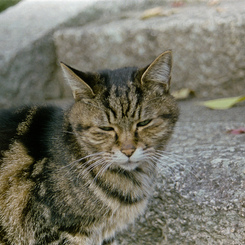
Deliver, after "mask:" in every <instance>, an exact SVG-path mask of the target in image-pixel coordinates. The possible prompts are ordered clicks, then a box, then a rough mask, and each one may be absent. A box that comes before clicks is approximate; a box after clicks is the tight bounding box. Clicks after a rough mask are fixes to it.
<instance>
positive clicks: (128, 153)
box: [122, 148, 135, 157]
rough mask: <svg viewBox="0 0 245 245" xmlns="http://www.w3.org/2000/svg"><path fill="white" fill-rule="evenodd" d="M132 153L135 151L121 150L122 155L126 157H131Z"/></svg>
mask: <svg viewBox="0 0 245 245" xmlns="http://www.w3.org/2000/svg"><path fill="white" fill-rule="evenodd" d="M134 151H135V148H130V149H123V150H122V153H123V154H125V155H126V156H127V157H131V156H132V155H133V153H134Z"/></svg>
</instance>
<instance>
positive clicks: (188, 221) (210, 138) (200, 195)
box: [119, 103, 245, 245]
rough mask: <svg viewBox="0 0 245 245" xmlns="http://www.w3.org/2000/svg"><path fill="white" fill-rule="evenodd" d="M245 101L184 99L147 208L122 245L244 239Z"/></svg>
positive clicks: (224, 244)
mask: <svg viewBox="0 0 245 245" xmlns="http://www.w3.org/2000/svg"><path fill="white" fill-rule="evenodd" d="M244 109H245V104H243V106H241V107H238V108H233V109H231V110H229V111H228V112H227V111H223V112H222V111H218V112H217V111H209V110H207V109H202V108H200V107H198V106H195V105H193V104H190V103H184V104H183V103H182V106H181V112H182V116H181V118H180V121H179V122H178V124H177V127H176V131H175V134H174V136H173V139H172V141H171V142H170V144H169V146H168V150H167V152H166V153H164V154H163V157H162V158H161V160H160V162H159V164H158V166H159V177H158V179H157V181H156V190H155V193H154V194H153V198H152V200H151V201H150V203H149V206H148V208H147V211H146V213H145V215H144V216H143V217H141V218H140V219H139V220H138V222H137V223H136V224H135V225H134V226H132V227H130V229H129V231H128V232H126V233H123V234H122V235H121V236H119V238H120V244H121V245H129V244H134V245H142V244H143V245H160V244H161V245H170V244H173V245H177V244H179V245H183V244H197V245H211V244H212V245H216V244H221V245H230V244H233V245H241V244H245V192H244V186H245V143H244V142H245V134H241V135H231V134H229V133H227V130H229V129H232V128H238V127H240V126H245V125H244V114H243V115H242V113H243V112H244Z"/></svg>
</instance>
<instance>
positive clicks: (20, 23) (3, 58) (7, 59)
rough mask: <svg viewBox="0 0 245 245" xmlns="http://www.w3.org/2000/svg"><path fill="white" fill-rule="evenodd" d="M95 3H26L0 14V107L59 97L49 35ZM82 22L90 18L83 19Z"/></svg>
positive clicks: (39, 1)
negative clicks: (54, 76)
mask: <svg viewBox="0 0 245 245" xmlns="http://www.w3.org/2000/svg"><path fill="white" fill-rule="evenodd" d="M94 2H95V1H94V0H93V1H90V2H89V1H82V2H81V1H75V0H72V1H67V0H64V1H62V4H60V2H59V1H42V0H37V1H33V0H25V1H21V2H20V3H19V4H17V5H16V6H14V7H11V8H9V9H8V10H6V11H4V12H3V13H1V14H0V23H1V25H0V33H1V35H0V45H1V50H0V83H1V90H0V106H6V105H8V106H9V105H16V104H19V103H29V102H40V101H43V100H44V99H47V97H48V96H47V93H48V94H50V93H49V92H50V90H52V98H57V97H60V96H61V92H60V87H59V86H58V85H59V83H56V84H50V83H49V82H50V81H51V80H52V76H53V74H54V70H55V68H56V56H55V47H54V45H53V40H52V34H53V32H54V31H55V30H56V29H57V28H60V27H61V26H63V27H64V26H67V25H70V22H71V20H72V19H73V18H75V17H76V16H77V15H78V14H79V13H81V12H82V11H84V10H85V9H86V8H87V7H88V6H90V5H91V4H92V3H94ZM84 17H85V22H86V23H87V21H88V20H89V19H90V18H91V17H90V16H89V15H88V14H87V15H85V16H84Z"/></svg>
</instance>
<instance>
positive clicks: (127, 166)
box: [119, 158, 140, 171]
mask: <svg viewBox="0 0 245 245" xmlns="http://www.w3.org/2000/svg"><path fill="white" fill-rule="evenodd" d="M139 164H140V163H139V162H138V161H136V162H135V161H132V160H130V158H129V159H128V161H127V162H125V163H121V164H119V166H120V167H121V168H123V169H125V170H128V171H132V170H134V169H136V168H137V167H138V166H139Z"/></svg>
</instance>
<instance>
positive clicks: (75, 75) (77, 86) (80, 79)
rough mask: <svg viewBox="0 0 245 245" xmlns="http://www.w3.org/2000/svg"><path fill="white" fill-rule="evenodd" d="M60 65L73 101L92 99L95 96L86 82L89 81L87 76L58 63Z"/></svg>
mask: <svg viewBox="0 0 245 245" xmlns="http://www.w3.org/2000/svg"><path fill="white" fill-rule="evenodd" d="M60 64H61V67H62V70H63V74H64V77H65V79H66V80H67V82H68V84H69V85H70V87H71V90H72V94H73V97H74V99H75V101H79V100H81V99H92V98H94V96H95V94H94V92H93V90H92V88H91V87H90V86H89V84H88V83H87V81H86V80H88V79H89V77H88V75H87V74H86V73H84V72H81V71H78V70H76V69H74V68H72V67H70V66H68V65H66V64H64V63H63V62H60Z"/></svg>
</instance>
